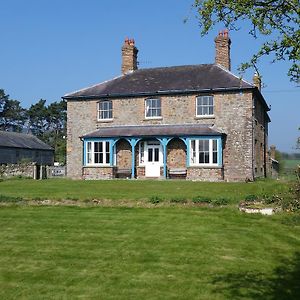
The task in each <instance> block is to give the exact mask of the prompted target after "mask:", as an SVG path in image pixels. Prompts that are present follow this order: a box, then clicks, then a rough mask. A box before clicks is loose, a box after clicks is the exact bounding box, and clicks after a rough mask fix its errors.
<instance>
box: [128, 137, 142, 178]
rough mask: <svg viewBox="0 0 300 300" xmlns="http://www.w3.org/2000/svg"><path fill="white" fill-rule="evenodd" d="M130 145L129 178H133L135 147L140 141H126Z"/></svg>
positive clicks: (131, 139) (132, 139)
mask: <svg viewBox="0 0 300 300" xmlns="http://www.w3.org/2000/svg"><path fill="white" fill-rule="evenodd" d="M126 140H127V141H128V142H129V143H130V145H131V178H132V179H134V177H135V146H136V144H137V143H138V142H139V141H140V140H141V139H137V138H130V139H126Z"/></svg>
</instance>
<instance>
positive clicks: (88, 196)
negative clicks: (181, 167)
mask: <svg viewBox="0 0 300 300" xmlns="http://www.w3.org/2000/svg"><path fill="white" fill-rule="evenodd" d="M288 192H289V185H288V184H287V183H286V182H281V181H276V180H261V181H256V182H251V183H225V182H219V183H213V182H211V183H209V182H193V181H180V180H163V181H158V180H152V181H151V180H102V181H101V180H99V181H83V180H69V179H48V180H41V181H38V180H30V179H23V180H4V181H2V182H0V200H1V199H3V198H5V197H21V198H23V199H26V200H30V199H37V200H38V199H54V200H62V199H71V200H93V199H109V200H129V201H135V202H136V201H149V199H153V198H158V199H159V200H160V201H164V200H172V199H175V200H176V199H180V198H181V199H183V200H184V199H186V200H191V199H193V198H194V197H197V196H201V197H209V198H212V199H214V198H220V197H224V198H226V199H228V200H229V201H230V203H238V202H239V201H241V200H243V199H244V198H245V197H246V196H247V195H258V196H263V195H274V194H277V195H278V194H281V195H284V194H287V193H288Z"/></svg>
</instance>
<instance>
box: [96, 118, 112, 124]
mask: <svg viewBox="0 0 300 300" xmlns="http://www.w3.org/2000/svg"><path fill="white" fill-rule="evenodd" d="M113 121H114V119H98V120H97V122H98V123H111V122H113Z"/></svg>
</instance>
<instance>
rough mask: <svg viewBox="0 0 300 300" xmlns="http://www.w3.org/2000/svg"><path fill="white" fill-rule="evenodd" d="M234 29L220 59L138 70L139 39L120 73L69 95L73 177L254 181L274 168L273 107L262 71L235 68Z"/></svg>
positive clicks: (128, 47)
mask: <svg viewBox="0 0 300 300" xmlns="http://www.w3.org/2000/svg"><path fill="white" fill-rule="evenodd" d="M230 46H231V40H230V37H229V35H228V31H226V30H224V31H221V32H220V33H219V34H218V36H217V37H216V38H215V50H216V51H215V53H216V56H215V63H213V64H201V65H183V66H174V67H159V68H149V69H138V63H137V54H138V49H137V48H136V46H135V42H134V40H133V39H127V38H126V39H125V42H124V45H123V46H122V75H121V76H119V77H117V78H114V79H111V80H108V81H105V82H102V83H99V84H97V85H94V86H91V87H88V88H85V89H82V90H79V91H76V92H73V93H70V94H67V95H65V96H64V97H63V99H65V100H67V115H68V118H67V174H68V176H69V177H71V178H83V179H109V178H116V177H130V178H138V179H139V178H186V179H190V180H203V181H245V180H246V181H248V180H250V181H251V180H254V179H255V178H257V177H265V176H266V175H267V170H268V161H269V157H268V151H267V147H268V146H267V138H268V123H269V122H270V118H269V116H268V111H269V107H268V106H267V104H266V101H265V99H264V97H263V96H262V94H261V91H260V89H261V82H260V78H259V77H258V76H257V75H255V76H254V78H253V81H254V82H253V83H250V82H247V81H245V80H243V79H241V78H239V77H238V76H236V75H234V74H233V73H231V71H230V65H231V63H230Z"/></svg>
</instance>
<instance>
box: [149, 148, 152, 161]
mask: <svg viewBox="0 0 300 300" xmlns="http://www.w3.org/2000/svg"><path fill="white" fill-rule="evenodd" d="M148 161H149V162H152V161H153V149H152V148H150V149H148Z"/></svg>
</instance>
